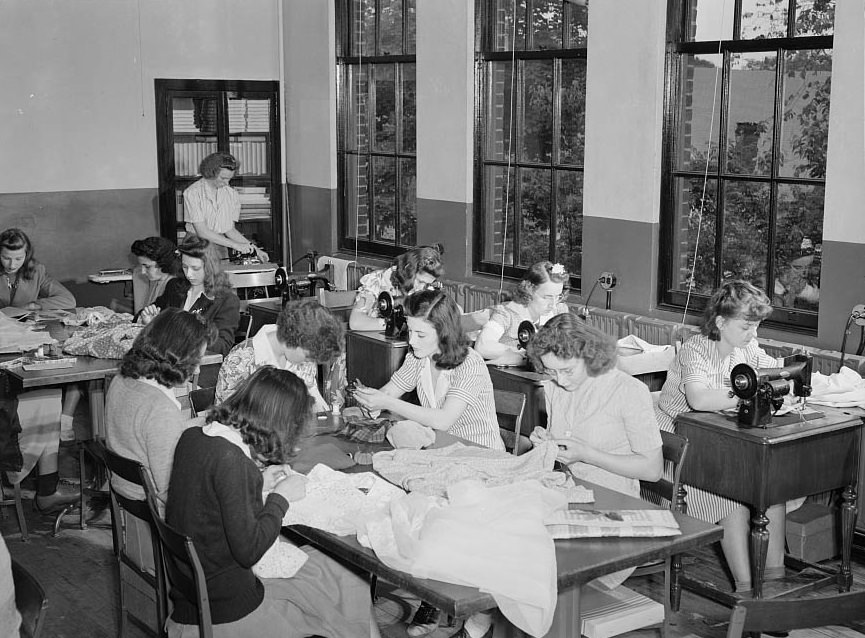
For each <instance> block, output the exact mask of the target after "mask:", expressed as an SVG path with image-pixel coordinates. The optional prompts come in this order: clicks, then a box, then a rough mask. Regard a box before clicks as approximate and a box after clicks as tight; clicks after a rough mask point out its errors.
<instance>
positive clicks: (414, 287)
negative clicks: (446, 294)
mask: <svg viewBox="0 0 865 638" xmlns="http://www.w3.org/2000/svg"><path fill="white" fill-rule="evenodd" d="M442 253H444V247H443V246H442V245H441V244H435V245H433V246H420V247H418V248H412V249H411V250H408V251H406V252H404V253H403V254H402V255H400V256H399V257H397V258H396V259H394V260H393V265H392V266H391V267H390V268H387V269H385V270H376V271H375V272H371V273H369V274H368V275H364V276H363V277H362V278H361V280H360V288H358V290H357V298H356V299H355V302H354V308H352V310H351V315H350V316H349V320H348V325H349V328H351V329H352V330H384V329H385V321H384V319H382V318H381V317H380V316H379V314H378V305H377V302H378V296H379V295H380V294H381V293H382V292H388V293H390V294H391V296H392V297H393V298H394V299H401V298H403V297H405V296H406V295H408V294H410V293H412V292H416V291H418V290H424V289H426V288H429V287H431V286H433V285H434V284H435V283H436V282H437V281H438V280H439V279H440V278H441V276H442V275H443V274H444V265H443V264H442Z"/></svg>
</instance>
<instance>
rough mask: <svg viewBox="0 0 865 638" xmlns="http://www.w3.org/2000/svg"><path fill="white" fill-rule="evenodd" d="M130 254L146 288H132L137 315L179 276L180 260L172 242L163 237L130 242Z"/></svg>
mask: <svg viewBox="0 0 865 638" xmlns="http://www.w3.org/2000/svg"><path fill="white" fill-rule="evenodd" d="M132 254H133V255H135V258H136V259H137V260H138V265H139V266H141V275H142V276H143V278H144V281H145V282H146V286H141V287H136V286H133V289H134V290H133V296H134V299H133V302H134V304H133V306H134V308H133V310H134V311H135V312H136V313H138V312H141V310H142V309H143V308H146V307H147V306H149V305H151V304H152V303H153V302H154V301H156V298H157V297H159V296H160V295H161V294H162V293H163V292H165V285H166V284H167V283H168V282H169V281H170V280H171V279H174V278H175V277H179V276H180V275H181V269H180V258H179V257H178V255H177V246H175V245H174V242H172V241H170V240H168V239H165V238H164V237H147V238H145V239H136V240H135V241H134V242H132ZM133 281H135V280H133Z"/></svg>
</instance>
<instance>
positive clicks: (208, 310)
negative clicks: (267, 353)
mask: <svg viewBox="0 0 865 638" xmlns="http://www.w3.org/2000/svg"><path fill="white" fill-rule="evenodd" d="M177 251H178V252H179V253H180V263H181V267H182V269H183V277H178V278H176V279H172V280H171V281H169V282H168V283H167V284H166V286H165V292H164V293H162V295H160V296H159V297H157V299H156V301H154V302H153V304H152V305H150V306H147V307H146V308H144V310H142V311H141V315H140V316H139V321H141V322H142V323H144V324H147V323H148V322H150V321H151V320H152V319H153V317H155V316H156V315H157V314H159V311H160V310H162V309H163V308H169V307H171V308H182V309H183V310H188V311H189V312H192V313H195V314H200V315H201V316H202V317H204V319H206V320H207V321H209V322H210V323H212V324H213V325H214V326H216V329H217V331H218V336H217V338H216V341H215V342H214V343H212V344H211V345H210V348H209V349H210V351H211V352H217V353H219V354H221V355H223V356H224V355H226V354H228V351H229V350H231V348H232V347H233V346H234V333H235V332H236V331H237V326H238V324H239V323H240V300H239V299H238V298H237V295H236V294H235V293H234V291H233V290H232V289H231V285H230V284H229V282H228V276H227V275H226V274H225V273H224V272H222V269H221V268H220V266H219V260H218V259H217V255H216V252H215V251H214V250H213V246H211V244H210V242H208V241H207V240H206V239H202V238H201V237H198V236H196V235H190V236H188V237H186V238H185V239H184V240H183V242H182V243H181V244H180V246H178V247H177Z"/></svg>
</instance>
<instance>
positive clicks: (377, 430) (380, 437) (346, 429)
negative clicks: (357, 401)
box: [334, 417, 393, 443]
mask: <svg viewBox="0 0 865 638" xmlns="http://www.w3.org/2000/svg"><path fill="white" fill-rule="evenodd" d="M391 425H393V421H391V420H390V419H366V418H357V417H346V418H344V423H343V426H342V427H341V428H340V429H339V430H337V431H336V432H335V433H334V434H336V436H340V437H343V438H346V439H348V440H349V441H359V442H361V443H383V442H384V438H385V435H387V431H388V430H389V429H390V426H391Z"/></svg>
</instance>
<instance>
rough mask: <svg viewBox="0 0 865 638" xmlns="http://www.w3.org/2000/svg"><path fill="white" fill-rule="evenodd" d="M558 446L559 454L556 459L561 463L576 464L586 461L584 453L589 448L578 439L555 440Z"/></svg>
mask: <svg viewBox="0 0 865 638" xmlns="http://www.w3.org/2000/svg"><path fill="white" fill-rule="evenodd" d="M555 442H556V444H557V445H558V446H559V454H558V456H556V459H557V460H559V461H561V462H562V463H567V464H568V465H570V464H571V463H577V462H578V461H583V462H586V461H587V455H586V452H587V451H588V450H589V446H588V445H587V444H586V443H585V442H584V441H581V440H579V439H555Z"/></svg>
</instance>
